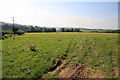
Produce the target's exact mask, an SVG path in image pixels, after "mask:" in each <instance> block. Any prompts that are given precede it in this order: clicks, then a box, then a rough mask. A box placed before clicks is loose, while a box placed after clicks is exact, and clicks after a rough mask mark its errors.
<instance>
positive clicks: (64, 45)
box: [2, 32, 118, 78]
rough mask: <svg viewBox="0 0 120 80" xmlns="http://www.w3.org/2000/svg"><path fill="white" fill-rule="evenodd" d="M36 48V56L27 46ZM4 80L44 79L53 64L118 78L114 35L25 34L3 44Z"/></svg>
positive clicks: (116, 49) (9, 39)
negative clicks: (65, 62)
mask: <svg viewBox="0 0 120 80" xmlns="http://www.w3.org/2000/svg"><path fill="white" fill-rule="evenodd" d="M30 44H34V45H36V50H37V51H36V52H34V51H31V50H29V45H30ZM2 47H3V50H2V58H3V62H2V63H3V64H2V68H3V72H2V74H3V78H38V77H42V76H44V74H45V73H47V72H48V69H49V68H50V67H51V65H52V62H53V60H58V59H64V60H68V61H74V62H79V63H82V64H85V65H86V66H87V67H88V68H90V69H91V73H101V74H102V75H104V76H105V77H106V78H117V77H118V34H117V33H77V32H76V33H70V32H69V33H62V32H61V33H26V34H25V35H23V36H15V39H13V38H6V39H4V40H3V41H2Z"/></svg>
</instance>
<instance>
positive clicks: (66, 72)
mask: <svg viewBox="0 0 120 80" xmlns="http://www.w3.org/2000/svg"><path fill="white" fill-rule="evenodd" d="M53 63H55V64H54V66H52V67H51V68H50V70H49V72H48V73H49V74H50V73H55V72H57V73H58V78H89V75H90V73H89V71H88V70H87V69H85V68H86V67H85V65H84V64H80V63H77V62H76V63H75V62H74V63H71V62H69V61H65V60H59V61H57V62H55V61H53ZM58 65H59V66H58Z"/></svg>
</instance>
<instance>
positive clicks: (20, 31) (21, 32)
mask: <svg viewBox="0 0 120 80" xmlns="http://www.w3.org/2000/svg"><path fill="white" fill-rule="evenodd" d="M24 33H25V32H24V31H22V30H18V31H17V34H18V35H22V34H24Z"/></svg>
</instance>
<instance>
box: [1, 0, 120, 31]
mask: <svg viewBox="0 0 120 80" xmlns="http://www.w3.org/2000/svg"><path fill="white" fill-rule="evenodd" d="M0 10H1V12H0V21H2V22H8V23H12V17H15V23H17V24H23V25H34V26H36V25H37V26H48V27H80V28H91V29H117V28H118V0H100V1H98V0H91V1H90V0H89V2H88V0H84V1H82V0H81V1H80V0H74V1H73V0H59V1H58V0H49V1H48V0H0Z"/></svg>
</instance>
